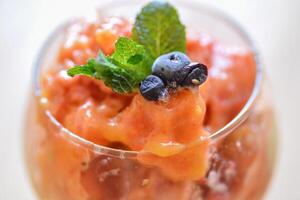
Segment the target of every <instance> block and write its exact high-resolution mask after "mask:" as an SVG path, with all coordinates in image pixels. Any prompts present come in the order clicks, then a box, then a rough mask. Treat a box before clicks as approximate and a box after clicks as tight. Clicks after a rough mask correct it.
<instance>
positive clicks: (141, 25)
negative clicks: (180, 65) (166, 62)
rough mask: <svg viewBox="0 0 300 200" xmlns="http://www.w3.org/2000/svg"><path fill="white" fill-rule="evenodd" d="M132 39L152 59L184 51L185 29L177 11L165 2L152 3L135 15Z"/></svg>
mask: <svg viewBox="0 0 300 200" xmlns="http://www.w3.org/2000/svg"><path fill="white" fill-rule="evenodd" d="M132 33H133V39H134V40H135V41H137V42H138V43H140V44H142V45H144V46H145V48H146V49H147V50H148V52H149V53H150V56H151V57H152V59H156V58H157V57H159V56H160V55H163V54H166V53H170V52H172V51H181V52H183V53H185V51H186V38H185V37H186V36H185V27H184V26H183V25H182V24H181V22H180V19H179V16H178V13H177V10H176V9H175V8H174V7H173V6H172V5H170V4H169V3H167V2H165V1H153V2H151V3H149V4H148V5H146V6H145V7H144V8H143V9H142V10H141V12H140V13H139V14H138V15H137V17H136V21H135V24H134V28H133V31H132Z"/></svg>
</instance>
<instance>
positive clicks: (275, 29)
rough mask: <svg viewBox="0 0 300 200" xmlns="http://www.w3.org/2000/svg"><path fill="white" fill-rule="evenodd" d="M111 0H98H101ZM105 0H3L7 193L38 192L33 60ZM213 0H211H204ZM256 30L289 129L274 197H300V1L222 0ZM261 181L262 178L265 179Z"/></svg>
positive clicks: (0, 144)
mask: <svg viewBox="0 0 300 200" xmlns="http://www.w3.org/2000/svg"><path fill="white" fill-rule="evenodd" d="M103 1H104V0H101V1H100V0H98V3H100V2H103ZM95 2H97V1H89V0H86V1H74V0H64V1H61V0H51V1H50V0H22V1H20V0H0V62H1V65H0V89H1V91H2V93H1V95H0V103H1V104H0V105H1V106H2V107H1V112H0V133H1V140H0V156H1V158H2V161H1V165H0V177H1V178H0V199H1V200H7V199H11V200H19V199H20V200H21V199H22V200H33V199H35V197H34V194H33V192H32V189H31V187H30V184H29V182H28V178H27V176H26V172H25V169H24V162H23V155H22V121H23V117H24V116H25V115H24V114H25V112H26V110H25V106H26V99H27V96H28V91H29V89H30V76H31V66H32V63H33V60H34V58H35V56H36V54H37V52H38V48H39V47H40V45H41V44H42V42H43V40H44V39H45V37H46V36H47V35H48V34H49V32H50V30H52V29H53V28H54V27H55V26H56V25H57V24H59V23H60V22H61V21H62V20H64V19H66V18H68V17H70V16H74V15H76V14H77V13H82V11H83V10H82V8H83V7H84V5H86V4H90V5H93V4H95ZM204 2H209V0H207V1H204ZM214 3H215V4H216V5H217V6H218V7H221V8H223V9H225V10H226V11H227V12H229V13H231V14H232V15H233V16H234V17H236V18H237V19H238V21H240V22H241V23H242V24H243V25H244V26H245V27H246V29H247V30H248V32H249V33H250V34H251V35H252V36H253V38H254V40H255V41H256V43H257V45H258V47H259V49H260V50H261V53H262V56H263V58H264V64H265V66H266V70H267V72H268V75H269V79H270V81H271V84H272V87H273V93H274V101H275V105H276V109H277V114H278V116H277V118H278V126H279V129H280V132H281V135H280V138H279V143H280V149H279V152H280V153H279V159H278V164H277V168H276V173H275V176H274V179H273V181H272V185H271V187H270V191H269V192H268V194H267V197H266V199H269V200H282V199H289V200H297V199H299V198H300V189H299V185H300V175H299V173H298V170H299V169H300V158H299V156H298V152H300V145H299V144H298V142H297V141H298V140H300V134H297V132H296V122H298V121H299V120H298V119H297V114H298V112H299V111H300V110H299V105H298V104H297V103H299V102H300V95H299V93H300V90H299V89H300V78H299V77H298V76H299V75H300V59H299V57H300V54H299V52H300V22H299V19H300V12H299V7H300V1H299V0H264V1H261V0H251V1H249V0H226V1H225V0H215V1H214ZM258 181H259V180H258Z"/></svg>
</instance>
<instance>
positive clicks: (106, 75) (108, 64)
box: [68, 50, 150, 93]
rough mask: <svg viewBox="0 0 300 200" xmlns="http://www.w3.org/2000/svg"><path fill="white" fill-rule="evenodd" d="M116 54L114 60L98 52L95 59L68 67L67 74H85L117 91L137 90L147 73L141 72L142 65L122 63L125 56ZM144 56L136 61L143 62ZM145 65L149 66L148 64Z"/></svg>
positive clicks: (130, 57)
mask: <svg viewBox="0 0 300 200" xmlns="http://www.w3.org/2000/svg"><path fill="white" fill-rule="evenodd" d="M144 51H145V50H144ZM116 53H117V51H116ZM115 55H117V54H115ZM136 55H140V54H136ZM136 55H133V56H129V59H132V57H139V56H136ZM118 56H119V57H115V58H116V59H117V60H114V57H113V56H112V57H106V56H105V55H104V54H103V52H99V54H98V57H97V58H96V59H90V60H89V61H88V63H87V64H86V65H82V66H75V67H73V68H71V69H69V70H68V75H70V76H75V75H85V76H90V77H94V78H96V79H99V80H103V82H104V83H105V85H107V86H108V87H110V88H111V89H112V90H113V91H115V92H117V93H131V92H134V91H136V90H137V88H138V86H139V83H140V82H141V81H142V80H144V79H145V77H146V76H147V75H148V74H147V73H144V72H143V69H142V67H137V66H135V65H133V64H131V65H130V66H129V65H128V63H127V61H126V62H125V63H123V61H125V60H126V59H127V58H125V57H126V55H125V54H124V55H121V53H120V55H118ZM144 58H145V57H143V58H142V59H141V58H138V59H140V61H139V62H138V63H144ZM122 59H123V60H122ZM135 62H136V61H135ZM115 63H118V64H119V65H117V64H115ZM147 67H148V68H150V66H147Z"/></svg>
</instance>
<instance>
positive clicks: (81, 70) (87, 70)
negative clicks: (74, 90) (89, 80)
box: [67, 60, 95, 77]
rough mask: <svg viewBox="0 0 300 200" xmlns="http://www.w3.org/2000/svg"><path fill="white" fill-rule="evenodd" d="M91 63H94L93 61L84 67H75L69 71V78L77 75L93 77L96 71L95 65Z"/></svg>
mask: <svg viewBox="0 0 300 200" xmlns="http://www.w3.org/2000/svg"><path fill="white" fill-rule="evenodd" d="M91 62H93V61H92V60H90V61H89V62H88V64H86V65H84V66H75V67H73V68H71V69H69V70H68V72H67V73H68V75H69V76H72V77H73V76H75V75H85V76H90V77H93V75H94V73H95V69H94V67H93V65H92V64H91Z"/></svg>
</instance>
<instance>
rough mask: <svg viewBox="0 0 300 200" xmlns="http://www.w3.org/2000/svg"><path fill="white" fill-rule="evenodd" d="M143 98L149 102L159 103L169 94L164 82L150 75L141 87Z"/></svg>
mask: <svg viewBox="0 0 300 200" xmlns="http://www.w3.org/2000/svg"><path fill="white" fill-rule="evenodd" d="M140 92H141V94H142V96H143V97H144V98H145V99H147V100H149V101H157V100H158V99H160V98H163V97H164V96H166V95H167V94H168V91H167V89H166V87H165V85H164V82H163V81H162V80H161V79H160V78H159V77H157V76H154V75H149V76H147V78H146V79H145V80H144V81H143V82H142V83H141V85H140Z"/></svg>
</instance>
